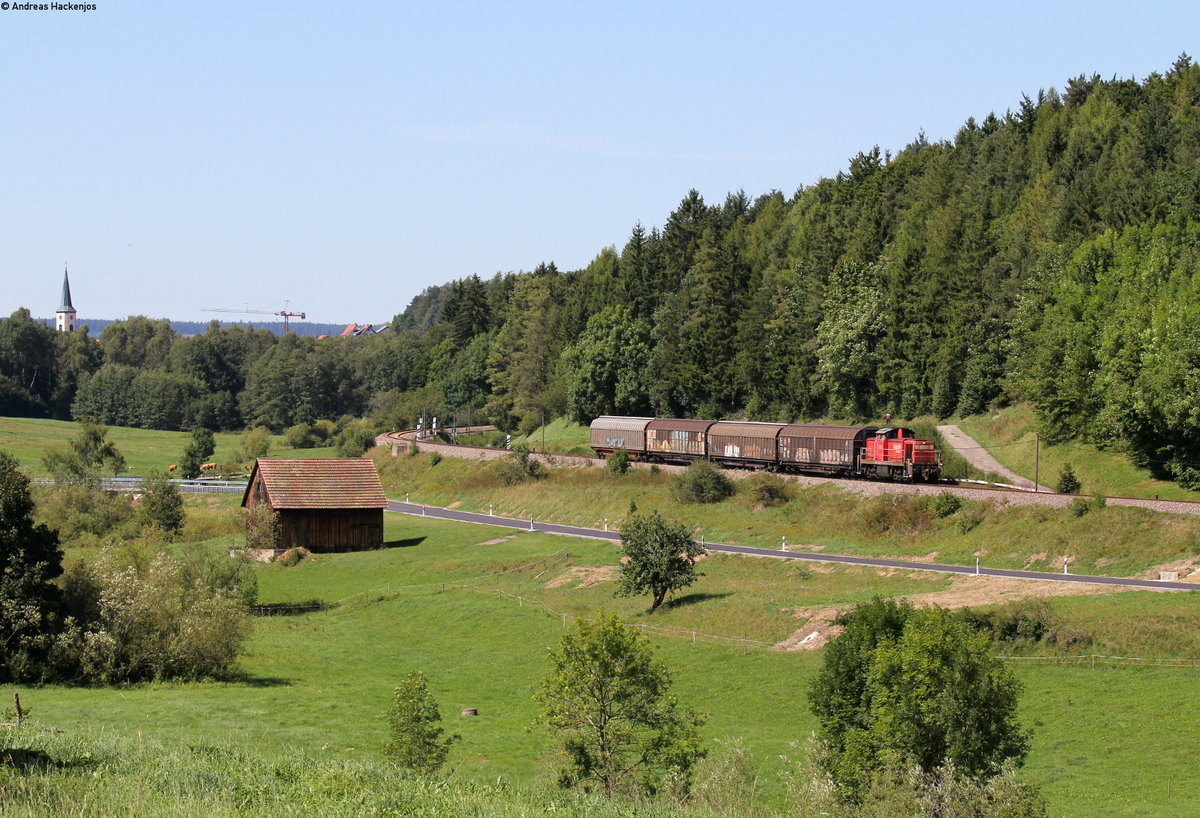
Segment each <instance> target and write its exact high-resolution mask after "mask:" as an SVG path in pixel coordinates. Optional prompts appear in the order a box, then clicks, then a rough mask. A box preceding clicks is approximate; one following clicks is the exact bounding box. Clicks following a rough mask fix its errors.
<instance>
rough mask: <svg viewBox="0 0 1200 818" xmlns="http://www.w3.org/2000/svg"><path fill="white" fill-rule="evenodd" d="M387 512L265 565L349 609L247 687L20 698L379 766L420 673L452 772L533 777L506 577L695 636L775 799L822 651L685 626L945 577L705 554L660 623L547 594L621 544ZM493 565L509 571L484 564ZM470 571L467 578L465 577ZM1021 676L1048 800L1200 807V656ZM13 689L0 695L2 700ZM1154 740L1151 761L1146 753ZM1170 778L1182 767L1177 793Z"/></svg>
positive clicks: (684, 675)
mask: <svg viewBox="0 0 1200 818" xmlns="http://www.w3.org/2000/svg"><path fill="white" fill-rule="evenodd" d="M387 526H388V530H387V536H388V540H389V542H391V543H393V544H394V545H393V547H390V548H387V549H384V550H382V551H378V552H369V553H361V554H341V555H322V556H318V557H316V558H315V559H313V560H312V561H308V562H302V563H301V564H300V565H299V566H297V567H296V568H292V569H284V568H280V567H277V566H273V565H264V566H262V568H261V569H260V580H261V590H262V598H263V600H264V601H289V600H293V601H295V600H303V599H308V598H311V597H314V596H317V597H321V598H323V599H326V600H334V599H338V600H342V601H343V604H341V605H340V606H338V607H336V608H334V609H332V610H329V611H325V612H322V613H316V614H307V615H302V616H291V617H285V616H281V617H272V618H266V619H259V620H256V631H255V634H254V636H253V638H252V640H251V642H250V645H249V650H248V652H247V655H246V657H245V659H244V661H243V662H242V668H243V671H244V673H245V674H246V679H245V681H244V682H241V683H226V684H203V685H202V684H186V685H177V684H159V685H144V686H138V687H134V688H112V689H98V690H90V689H73V688H66V687H48V688H43V689H33V690H22V691H21V693H22V699H23V701H24V703H25V704H26V706H28V707H31V708H33V710H34V714H35V716H36V717H38V718H40V719H41V720H42V722H43V723H45V724H53V725H55V726H57V727H59V728H61V729H64V730H66V731H67V733H66V735H67V736H74V735H77V734H78V732H79V731H82V730H86V729H93V728H95V727H96V726H98V725H100V726H105V727H107V728H108V729H111V730H112V731H114V732H115V733H117V734H119V735H120V736H123V737H128V738H135V737H139V736H140V737H144V738H145V740H146V741H148V742H152V743H153V742H161V743H162V744H163V745H165V746H167V747H171V748H188V747H191V748H195V749H194V750H193V751H191V752H193V753H194V754H200V755H204V754H207V755H213V756H222V755H229V754H241V755H244V756H246V758H247V759H249V760H250V761H251V763H255V764H265V763H274V762H275V760H278V759H281V758H288V757H294V756H296V755H297V754H299V755H300V756H304V755H309V754H311V755H314V756H317V755H319V756H321V757H323V758H326V759H330V760H331V761H332V762H333V763H340V762H343V761H344V762H345V763H348V764H362V763H375V762H377V761H378V759H379V757H380V756H379V751H380V747H381V745H382V742H383V737H384V725H383V722H382V720H381V715H382V713H383V711H384V709H385V708H386V705H387V701H388V697H389V694H390V690H391V687H392V686H393V685H394V684H395V682H396V680H397V679H399V678H400V676H401V675H403V674H404V673H405V672H407V671H408V670H410V669H414V668H415V669H420V670H423V671H424V672H426V673H427V674H428V675H429V677H430V680H431V688H432V690H433V692H434V694H435V695H436V697H437V698H438V699H439V701H440V702H441V706H442V711H443V714H444V716H445V717H446V721H447V726H448V727H449V728H450V729H451V730H453V731H455V732H458V733H460V734H462V735H463V742H462V743H461V745H459V746H458V747H457V748H456V750H455V754H454V759H455V763H456V764H457V765H458V771H457V772H456V774H455V777H456V779H460V780H467V781H474V782H480V783H483V782H495V781H497V780H504V781H509V782H512V783H513V784H515V785H519V786H521V787H525V786H531V785H533V784H535V783H536V782H537V781H539V780H541V776H542V774H543V773H542V772H541V771H542V770H543V769H544V767H543V765H542V763H541V761H540V759H541V755H542V752H543V746H544V745H543V743H542V736H541V734H540V733H538V732H537V731H536V730H535V731H534V732H533V733H532V734H531V733H528V732H526V728H527V727H528V726H529V725H530V724H531V722H532V720H533V717H534V710H533V705H532V703H531V701H530V691H531V688H532V686H533V684H534V683H535V682H536V680H537V679H538V678H539V677H540V675H541V674H542V673H544V671H545V669H546V666H545V652H546V648H547V647H549V646H550V645H552V644H554V642H555V641H556V640H557V638H558V636H559V634H560V633H561V630H562V620H561V618H560V617H559V616H551V615H547V614H546V613H545V612H544V611H543V610H541V609H540V608H536V607H533V606H531V605H529V604H527V603H525V604H523V603H520V602H518V601H515V600H513V599H511V598H508V597H501V596H500V595H498V594H497V593H496V591H497V590H503V591H507V592H508V593H510V594H515V595H520V596H524V597H526V598H527V599H531V600H537V601H539V602H542V603H544V604H545V605H546V606H548V607H549V608H551V609H553V610H555V611H564V612H567V613H568V614H573V613H578V614H585V615H586V614H587V613H589V612H591V611H594V610H595V609H597V608H599V607H607V608H609V609H613V610H617V611H619V612H620V613H621V614H622V615H623V616H624V617H626V618H628V619H630V620H631V621H634V622H653V623H654V624H655V625H661V626H664V627H667V628H673V629H676V630H678V631H683V632H684V633H682V634H679V633H677V634H675V635H672V636H666V635H662V634H657V633H656V634H653V635H652V638H653V640H654V642H655V644H656V646H657V650H658V653H659V655H660V656H661V657H662V658H663V659H664V660H665V661H667V662H668V664H669V665H670V666H671V667H672V668H673V670H674V673H675V678H676V685H677V689H678V691H679V693H680V694H681V696H682V697H683V698H684V699H685V700H687V701H689V702H690V703H692V704H693V705H694V706H696V707H697V708H698V709H700V710H702V711H706V712H708V713H710V714H711V716H712V718H711V721H710V722H709V724H708V726H707V727H706V728H705V733H706V735H707V736H708V737H709V738H730V737H742V738H744V739H745V741H746V745H747V747H748V748H749V749H751V750H752V751H753V752H754V755H755V759H756V762H757V764H758V770H759V775H760V782H759V789H760V791H761V792H762V793H763V797H765V798H766V799H767V800H768V802H771V803H775V804H777V805H778V804H779V803H780V802H779V799H780V798H781V797H782V793H781V790H780V788H779V783H778V780H777V778H776V773H777V772H778V770H779V768H780V767H779V761H778V756H779V755H780V754H781V753H785V752H788V744H789V742H791V741H794V740H798V739H799V740H802V739H804V738H805V737H806V736H807V735H808V734H809V733H810V731H811V730H812V729H813V727H814V722H813V719H812V717H811V715H810V714H809V713H808V710H807V703H806V698H805V691H806V690H807V687H808V684H809V682H810V680H811V678H812V676H813V674H814V673H815V671H816V669H817V667H818V666H819V662H820V655H819V654H815V653H791V654H783V653H777V652H772V651H768V650H765V649H763V648H760V647H754V646H749V645H745V644H741V643H736V642H734V643H721V642H714V641H709V640H705V639H703V638H698V639H697V640H696V641H695V642H693V641H692V639H691V638H690V636H689V635H688V634H687V631H689V630H691V629H695V630H697V631H699V632H701V633H711V634H719V635H727V636H747V637H750V638H759V639H761V638H764V637H765V638H767V639H773V638H775V637H776V636H777V635H779V634H781V633H786V632H787V631H789V630H790V629H791V628H793V627H794V626H795V625H796V624H798V623H797V621H796V620H794V619H793V618H791V616H790V614H789V613H788V611H789V610H790V609H791V608H794V607H797V606H804V605H813V604H820V603H821V602H823V601H829V602H832V601H849V600H853V599H860V598H863V597H865V596H867V595H869V594H871V593H883V594H889V595H890V594H897V593H905V592H910V591H920V590H933V589H936V588H938V587H940V586H941V585H942V584H943V583H944V582H945V580H944V579H943V578H940V577H936V576H931V577H921V578H911V577H899V576H897V577H892V578H884V577H880V576H878V575H876V574H874V573H873V572H866V571H862V570H859V569H839V570H837V571H834V572H832V573H829V574H825V573H814V574H812V575H811V576H804V575H802V574H798V573H796V570H795V567H794V566H787V565H784V564H780V563H777V562H773V561H767V560H751V559H737V558H723V559H715V558H713V559H710V560H706V561H705V563H704V568H705V571H706V574H707V576H706V577H705V578H704V579H703V580H701V582H700V584H698V585H697V586H695V588H694V589H693V591H694V593H693V594H692V595H691V598H690V599H689V600H688V601H687V602H686V603H685V604H682V605H678V606H675V607H673V608H672V609H670V610H668V611H666V612H664V614H663V615H661V616H660V615H658V614H655V615H654V616H653V617H650V616H648V615H646V614H645V613H644V611H645V600H640V599H614V598H613V597H611V596H610V594H611V591H612V589H613V584H612V583H608V584H606V585H599V586H594V587H590V588H581V587H580V584H579V583H578V582H570V583H567V584H565V585H562V586H558V587H557V588H549V587H547V582H548V580H550V579H551V578H552V577H555V576H558V575H561V574H564V573H566V572H567V571H568V569H569V568H571V567H574V566H580V567H595V566H605V565H607V566H612V565H614V564H615V562H616V558H617V552H616V550H615V548H613V546H611V545H609V544H606V543H601V542H595V541H586V540H571V539H567V538H561V537H554V536H551V535H546V534H519V535H517V536H516V537H514V538H513V539H508V540H504V541H503V542H500V543H495V544H492V545H482V543H483V542H486V541H488V540H492V539H499V538H502V537H506V536H508V535H509V534H510V532H509V531H506V530H500V529H489V528H487V527H482V526H472V525H466V524H456V523H446V522H441V521H434V520H422V519H420V518H411V517H402V516H398V515H388V523H387ZM537 560H541V561H540V562H536V563H535V561H537ZM531 563H533V564H531ZM514 569H516V570H514ZM499 572H505V573H503V575H502V576H500V577H493V578H487V579H481V577H483V576H484V575H487V574H495V573H499ZM464 581H467V582H466V583H465V584H467V585H470V586H473V589H471V590H467V589H463V588H456V587H455V586H456V585H462V584H464ZM1182 599H1183V598H1182V597H1178V596H1170V595H1160V594H1141V593H1131V594H1122V595H1119V596H1116V597H1104V598H1100V599H1078V600H1072V601H1070V602H1069V603H1068V605H1069V606H1070V607H1071V608H1072V610H1073V611H1074V614H1073V615H1074V616H1076V617H1078V618H1079V619H1080V620H1081V621H1086V620H1087V619H1088V618H1089V617H1093V618H1096V619H1102V620H1110V619H1112V613H1113V606H1114V605H1116V606H1117V609H1118V611H1119V612H1120V613H1121V614H1122V615H1124V616H1136V617H1139V618H1141V619H1144V620H1153V619H1154V618H1155V617H1162V616H1165V617H1166V618H1167V619H1170V618H1173V617H1186V616H1188V614H1189V611H1188V610H1187V609H1186V608H1185V607H1184V606H1181V605H1179V603H1178V602H1177V601H1178V600H1182ZM1114 600H1117V601H1114ZM1164 609H1165V613H1164ZM1016 670H1017V673H1018V675H1019V676H1020V677H1021V678H1022V679H1023V680H1024V681H1025V683H1026V686H1027V691H1026V695H1025V697H1024V698H1023V700H1022V712H1023V718H1024V720H1025V722H1026V723H1027V724H1028V725H1030V726H1032V727H1033V728H1034V730H1035V734H1034V744H1033V753H1032V755H1031V757H1030V761H1029V765H1028V771H1029V775H1030V776H1031V777H1032V778H1033V779H1034V780H1036V781H1038V782H1039V783H1041V784H1042V785H1043V786H1044V787H1045V791H1046V794H1047V796H1048V797H1049V798H1050V799H1051V802H1052V804H1053V805H1054V807H1055V809H1054V810H1053V813H1054V814H1059V815H1062V814H1070V815H1112V814H1119V815H1145V816H1150V815H1163V814H1171V813H1172V811H1173V810H1180V809H1182V810H1183V812H1175V813H1174V814H1186V813H1187V812H1188V811H1189V810H1190V811H1194V810H1200V786H1197V784H1198V783H1200V782H1197V780H1196V776H1195V775H1194V771H1193V767H1192V765H1191V761H1190V759H1191V755H1190V754H1189V752H1188V750H1189V744H1188V743H1189V742H1190V740H1191V739H1190V738H1189V736H1190V735H1191V732H1192V730H1191V728H1193V727H1194V725H1193V724H1192V722H1194V720H1195V716H1194V714H1193V713H1192V708H1191V707H1190V705H1189V704H1188V703H1189V702H1190V701H1191V696H1192V691H1193V690H1194V689H1195V685H1196V684H1197V682H1200V670H1198V669H1195V668H1192V669H1167V668H1129V667H1117V668H1110V667H1100V668H1098V669H1096V670H1092V669H1090V668H1089V667H1086V666H1085V667H1056V666H1032V667H1026V666H1020V665H1018V666H1017V668H1016ZM11 692H12V690H11V689H3V690H0V696H3V697H5V698H6V699H7V698H8V697H9V696H10V694H11ZM464 707H476V708H478V709H479V712H480V716H479V717H478V718H464V717H461V716H459V715H458V713H459V711H460V710H461V709H462V708H464ZM205 748H215V749H207V750H206V749H205ZM176 752H178V751H176ZM185 754H186V753H185ZM1151 755H1152V756H1153V757H1154V758H1155V762H1154V765H1153V771H1152V772H1151V771H1150V769H1149V767H1148V766H1147V765H1146V763H1145V760H1144V759H1145V758H1147V757H1149V756H1151ZM127 774H128V775H129V776H130V778H131V779H132V778H135V777H137V776H138V775H139V773H137V771H136V770H130V771H128V773H127ZM66 775H68V776H71V775H76V776H82V777H83V778H86V775H87V774H86V772H85V773H71V772H70V771H68V772H66ZM1167 777H1171V778H1172V780H1173V784H1172V787H1173V793H1172V795H1173V800H1172V801H1171V802H1169V803H1168V802H1166V801H1165V797H1166V787H1165V780H1166V778H1167ZM75 783H76V785H79V784H80V781H79V780H76V782H75ZM87 786H91V785H90V784H89V785H87ZM131 786H133V785H131ZM1114 805H1117V807H1114ZM1114 809H1115V811H1114Z"/></svg>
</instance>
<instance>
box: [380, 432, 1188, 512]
mask: <svg viewBox="0 0 1200 818" xmlns="http://www.w3.org/2000/svg"><path fill="white" fill-rule="evenodd" d="M458 428H459V431H460V433H461V434H471V433H475V432H490V431H495V429H496V427H495V426H466V427H458ZM375 442H376V444H377V445H380V446H388V447H390V448H391V449H392V454H393V456H395V455H396V454H398V452H399V451H401V450H406V449H408V447H409V446H411V445H412V444H413V443H416V444H417V445H418V446H420V447H421V448H422V449H423V450H426V451H431V452H433V451H436V452H438V453H440V454H441V455H442V456H443V457H461V458H466V459H469V460H495V459H498V458H501V457H504V456H506V455H507V454H508V450H507V449H496V448H491V447H487V446H469V445H464V444H459V443H446V442H444V441H440V440H436V439H420V440H418V439H417V432H416V430H413V429H408V430H402V431H395V432H386V433H384V434H381V435H379V436H377V437H376V438H375ZM533 457H534V458H535V459H537V460H540V461H542V462H544V463H546V464H547V465H552V466H568V467H573V468H602V467H603V466H604V463H605V461H604V459H603V458H599V457H595V456H590V455H580V454H562V453H558V452H535V453H534V454H533ZM630 466H631V467H633V468H649V464H646V463H638V462H636V461H633V462H631V463H630ZM658 468H659V469H661V470H662V471H666V472H679V471H682V470H683V469H685V468H687V467H686V466H674V465H659V466H658ZM726 471H727V473H728V474H729V476H731V477H733V478H734V479H739V478H741V477H743V476H746V475H749V474H753V470H751V469H727V470H726ZM780 476H781V477H784V478H785V479H788V480H791V481H793V482H795V483H798V484H800V485H818V484H823V485H830V484H832V485H836V486H839V487H841V488H844V489H846V490H847V491H853V492H855V493H858V494H863V495H879V494H939V493H941V492H943V491H949V492H951V493H953V494H957V495H959V496H961V497H964V498H966V499H972V500H994V501H996V502H998V503H1003V504H1008V505H1029V504H1033V505H1045V506H1054V507H1059V508H1061V507H1064V506H1067V505H1069V504H1070V503H1071V501H1072V500H1074V499H1076V497H1077V496H1078V495H1071V494H1058V493H1057V492H1044V491H1031V490H1028V489H1021V488H1016V487H1011V488H1010V487H998V486H971V485H963V484H962V483H955V482H939V483H891V482H887V481H876V480H863V479H858V478H844V477H829V476H824V475H822V476H816V475H799V474H788V475H780ZM1084 499H1090V498H1084ZM1105 500H1106V501H1107V503H1108V504H1109V505H1114V506H1130V507H1135V508H1145V509H1149V510H1151V511H1159V512H1164V513H1168V514H1192V515H1200V502H1197V501H1194V500H1148V499H1145V498H1141V497H1106V498H1105Z"/></svg>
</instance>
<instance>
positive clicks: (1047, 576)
mask: <svg viewBox="0 0 1200 818" xmlns="http://www.w3.org/2000/svg"><path fill="white" fill-rule="evenodd" d="M387 510H388V511H393V512H399V513H401V514H411V515H415V516H418V517H434V518H437V519H442V520H455V521H458V522H465V523H479V524H482V525H494V526H499V527H501V528H515V529H519V530H522V531H540V532H543V533H547V534H561V535H565V536H568V537H587V538H591V539H599V540H609V541H614V542H615V541H618V540H620V539H621V535H620V534H619V533H618V532H615V531H605V530H603V529H599V528H585V527H583V526H574V525H560V524H558V523H539V522H537V521H536V520H518V519H515V518H512V517H497V516H493V515H490V514H479V513H476V512H472V511H455V510H452V509H446V508H440V507H438V506H426V505H421V504H418V503H401V502H399V501H397V500H388V508H387ZM704 546H705V547H706V548H708V549H709V550H710V551H717V552H720V553H725V554H746V555H749V556H755V557H771V558H774V559H784V560H805V561H809V562H832V563H840V564H843V565H865V566H869V567H873V568H899V569H904V570H909V571H937V572H940V573H945V574H969V575H975V576H988V577H1009V578H1012V579H1025V580H1039V581H1042V582H1046V581H1050V582H1075V583H1085V584H1089V585H1110V586H1119V587H1124V588H1142V589H1151V590H1155V591H1197V590H1200V586H1198V585H1195V584H1192V583H1187V582H1164V581H1161V580H1153V579H1134V578H1129V577H1099V576H1088V575H1085V574H1058V573H1050V572H1045V571H1017V570H1012V569H1006V568H985V567H980V568H978V569H977V568H975V567H969V566H964V565H941V564H938V563H931V562H909V561H908V560H890V559H877V558H874V557H857V556H849V555H842V554H815V553H811V552H807V551H778V550H774V549H770V548H751V547H748V546H743V545H726V544H724V543H710V542H706V543H704Z"/></svg>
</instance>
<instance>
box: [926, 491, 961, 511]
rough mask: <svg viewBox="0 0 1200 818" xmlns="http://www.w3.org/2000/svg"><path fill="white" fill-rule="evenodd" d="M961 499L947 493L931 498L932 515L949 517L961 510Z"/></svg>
mask: <svg viewBox="0 0 1200 818" xmlns="http://www.w3.org/2000/svg"><path fill="white" fill-rule="evenodd" d="M962 505H963V503H962V499H961V498H960V497H959V496H958V495H957V494H953V493H951V492H949V491H943V492H942V493H941V494H939V495H938V496H937V497H935V498H933V503H932V506H933V513H934V514H935V515H937V516H938V517H949V516H950V515H951V514H953V513H955V512H956V511H958V510H959V509H960V508H962Z"/></svg>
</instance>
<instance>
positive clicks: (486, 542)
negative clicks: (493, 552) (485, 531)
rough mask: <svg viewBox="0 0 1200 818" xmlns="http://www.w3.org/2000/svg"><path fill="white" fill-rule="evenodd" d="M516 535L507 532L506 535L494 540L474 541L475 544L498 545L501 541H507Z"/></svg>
mask: <svg viewBox="0 0 1200 818" xmlns="http://www.w3.org/2000/svg"><path fill="white" fill-rule="evenodd" d="M516 536H517V535H516V534H509V535H508V536H507V537H497V538H496V539H494V540H485V541H484V542H480V543H475V544H476V545H499V544H500V543H502V542H508V541H509V540H511V539H514V538H515V537H516Z"/></svg>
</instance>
